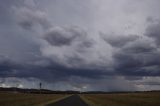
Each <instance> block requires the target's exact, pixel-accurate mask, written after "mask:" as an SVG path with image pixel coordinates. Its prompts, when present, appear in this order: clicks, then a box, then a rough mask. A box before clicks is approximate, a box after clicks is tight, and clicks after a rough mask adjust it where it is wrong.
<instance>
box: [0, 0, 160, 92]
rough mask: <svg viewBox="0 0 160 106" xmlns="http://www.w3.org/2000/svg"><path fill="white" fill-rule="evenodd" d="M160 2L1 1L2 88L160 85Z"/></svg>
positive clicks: (102, 88)
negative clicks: (39, 85) (40, 85)
mask: <svg viewBox="0 0 160 106" xmlns="http://www.w3.org/2000/svg"><path fill="white" fill-rule="evenodd" d="M159 5H160V1H159V0H118V1H113V0H1V3H0V87H20V88H38V84H39V83H40V82H42V87H43V88H45V89H52V90H79V91H146V90H160V60H159V58H160V43H159V42H160V30H159V29H160V14H159V10H160V6H159Z"/></svg>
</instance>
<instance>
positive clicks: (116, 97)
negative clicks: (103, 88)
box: [81, 92, 160, 106]
mask: <svg viewBox="0 0 160 106" xmlns="http://www.w3.org/2000/svg"><path fill="white" fill-rule="evenodd" d="M81 98H82V99H83V100H85V101H86V102H87V103H88V104H89V105H90V106H160V92H147V93H124V94H84V95H81Z"/></svg>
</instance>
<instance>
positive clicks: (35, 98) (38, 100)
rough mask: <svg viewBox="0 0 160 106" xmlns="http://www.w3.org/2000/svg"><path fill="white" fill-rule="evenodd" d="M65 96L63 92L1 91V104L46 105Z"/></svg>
mask: <svg viewBox="0 0 160 106" xmlns="http://www.w3.org/2000/svg"><path fill="white" fill-rule="evenodd" d="M63 97H65V95H61V94H22V93H2V92H0V106H44V105H46V104H47V103H50V102H54V101H56V100H58V99H60V98H63Z"/></svg>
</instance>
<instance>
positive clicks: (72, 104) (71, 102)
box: [47, 95, 89, 106]
mask: <svg viewBox="0 0 160 106" xmlns="http://www.w3.org/2000/svg"><path fill="white" fill-rule="evenodd" d="M47 106H89V105H87V104H86V103H85V102H84V101H83V100H82V99H81V98H80V97H79V96H78V95H73V96H70V97H67V98H65V99H62V100H60V101H57V102H55V103H52V104H49V105H47Z"/></svg>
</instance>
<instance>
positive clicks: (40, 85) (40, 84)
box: [39, 82, 42, 94]
mask: <svg viewBox="0 0 160 106" xmlns="http://www.w3.org/2000/svg"><path fill="white" fill-rule="evenodd" d="M41 89H42V83H41V82H40V83H39V91H40V94H41Z"/></svg>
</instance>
